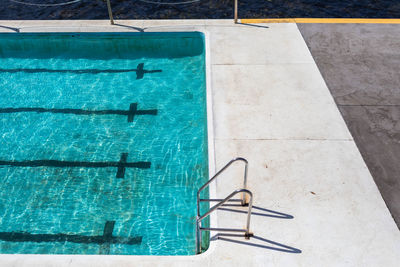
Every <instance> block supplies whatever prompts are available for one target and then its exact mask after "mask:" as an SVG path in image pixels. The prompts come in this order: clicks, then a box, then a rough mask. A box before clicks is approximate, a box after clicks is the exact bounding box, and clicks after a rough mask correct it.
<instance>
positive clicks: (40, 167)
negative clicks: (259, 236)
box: [0, 32, 208, 255]
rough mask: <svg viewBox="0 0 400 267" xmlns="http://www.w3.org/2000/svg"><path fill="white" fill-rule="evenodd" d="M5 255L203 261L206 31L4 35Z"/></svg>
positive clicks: (0, 45)
mask: <svg viewBox="0 0 400 267" xmlns="http://www.w3.org/2000/svg"><path fill="white" fill-rule="evenodd" d="M0 58H1V61H2V65H1V66H0V136H1V139H0V177H1V181H0V253H24V254H30V253H33V254H127V255H192V254H195V216H196V191H197V189H198V188H199V187H200V186H201V185H202V184H203V183H204V182H205V181H207V179H208V147H207V112H206V83H205V49H204V36H203V35H202V33H198V32H191V33H124V34H122V33H107V34H103V33H101V34H100V33H79V34H77V33H70V34H66V33H58V34H56V33H51V34H2V35H0Z"/></svg>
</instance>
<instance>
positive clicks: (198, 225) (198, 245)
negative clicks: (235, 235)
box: [196, 188, 253, 254]
mask: <svg viewBox="0 0 400 267" xmlns="http://www.w3.org/2000/svg"><path fill="white" fill-rule="evenodd" d="M239 193H243V194H248V195H249V196H250V201H249V208H248V211H247V222H246V229H230V228H202V227H201V222H202V221H203V220H204V219H205V218H206V217H207V216H208V215H210V214H211V213H212V212H214V211H215V210H216V209H218V208H219V207H220V206H222V205H223V204H225V203H226V202H228V201H229V200H230V199H231V198H232V197H234V196H235V195H236V194H239ZM252 207H253V193H252V192H251V191H250V190H248V189H244V188H242V189H238V190H235V191H233V192H232V193H231V194H230V195H229V196H227V197H226V198H224V199H223V200H222V201H221V202H219V203H217V204H215V205H214V206H213V207H212V208H210V209H209V210H208V211H207V212H206V213H205V214H203V215H202V216H200V215H199V216H197V218H196V252H197V254H199V253H200V252H201V243H202V237H201V231H229V232H245V234H244V236H245V237H246V238H250V236H252V234H251V233H250V216H251V209H252Z"/></svg>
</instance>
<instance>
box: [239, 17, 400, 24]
mask: <svg viewBox="0 0 400 267" xmlns="http://www.w3.org/2000/svg"><path fill="white" fill-rule="evenodd" d="M240 23H245V24H246V23H346V24H347V23H354V24H374V23H376V24H400V19H361V18H283V19H279V18H277V19H268V18H267V19H241V20H240Z"/></svg>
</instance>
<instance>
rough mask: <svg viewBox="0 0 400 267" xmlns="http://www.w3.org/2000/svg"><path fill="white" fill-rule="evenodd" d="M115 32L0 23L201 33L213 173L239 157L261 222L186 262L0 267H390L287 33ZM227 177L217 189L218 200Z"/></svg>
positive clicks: (232, 219)
mask: <svg viewBox="0 0 400 267" xmlns="http://www.w3.org/2000/svg"><path fill="white" fill-rule="evenodd" d="M117 23H119V24H121V25H125V26H109V25H108V22H107V21H47V22H44V21H0V31H2V32H6V31H7V32H12V31H13V29H9V28H4V26H6V27H14V28H18V30H19V31H21V32H43V31H136V30H137V29H135V28H131V27H138V28H140V29H139V30H144V31H192V30H199V31H206V32H208V33H209V34H208V37H209V38H210V40H209V43H210V51H211V58H210V59H211V81H212V82H211V85H212V92H213V113H214V118H213V119H214V131H215V136H214V141H215V154H216V155H215V156H216V166H217V168H220V167H222V166H223V165H224V164H225V163H226V162H227V161H228V160H230V159H231V158H233V157H236V156H242V157H246V158H247V159H248V160H249V162H250V170H249V188H250V189H251V190H252V191H253V193H254V195H255V203H254V205H255V206H256V207H258V208H262V209H268V210H271V211H269V212H268V211H266V210H262V209H254V210H253V212H255V213H259V214H258V215H257V214H256V215H254V216H253V217H252V225H251V226H252V231H253V232H254V234H255V236H256V238H252V239H250V241H245V240H244V239H243V238H234V237H224V240H217V241H212V246H211V248H210V249H209V250H208V251H207V252H205V253H203V254H202V255H198V256H168V257H155V256H68V255H65V256H61V255H47V256H44V255H2V256H1V257H0V265H1V266H202V267H204V266H385V267H387V266H398V265H399V262H400V253H399V251H400V232H399V231H398V229H397V227H396V225H395V223H394V221H393V219H392V218H391V216H390V214H389V211H388V210H387V208H386V206H385V204H384V202H383V200H382V198H381V196H380V194H379V192H378V190H377V187H376V185H375V184H374V182H373V179H372V177H371V175H370V173H369V171H368V169H367V167H366V166H365V164H364V161H363V159H362V158H361V156H360V153H359V152H358V150H357V147H356V146H355V144H354V141H353V139H352V137H351V135H350V133H349V132H348V130H347V127H346V125H345V123H344V121H343V119H342V117H341V115H340V113H339V111H338V109H337V108H336V105H335V103H334V101H333V99H332V97H331V95H330V93H329V91H328V88H327V87H326V85H325V82H324V80H323V78H322V77H321V75H320V73H319V71H318V68H317V67H316V64H315V62H314V60H313V58H312V56H311V54H310V53H309V51H308V48H307V46H306V44H305V42H304V40H303V38H302V36H301V34H300V32H299V31H298V29H297V26H296V24H268V25H266V24H257V25H256V26H255V25H253V26H252V25H234V24H233V22H232V21H230V20H229V21H224V20H222V21H220V20H219V21H216V20H193V21H117ZM49 26H51V27H49ZM239 167H240V166H239ZM239 171H240V170H239V169H237V170H236V169H234V170H232V171H231V172H230V173H227V174H226V176H227V177H221V178H220V180H218V185H217V194H218V195H219V196H220V197H224V196H225V195H226V194H227V193H228V192H230V191H232V190H233V189H235V188H236V187H239V186H240V183H241V177H240V174H239ZM234 172H237V175H236V176H229V174H232V173H234ZM224 178H226V179H224ZM232 180H233V181H232ZM272 211H275V212H279V213H274V212H272ZM260 214H261V215H260ZM273 216H275V217H273ZM277 217H278V218H277ZM218 224H219V226H226V227H230V226H237V227H244V225H245V215H244V214H240V213H235V212H228V211H219V212H218ZM238 242H242V243H238ZM278 243H279V244H280V245H279V244H278ZM254 245H258V246H254Z"/></svg>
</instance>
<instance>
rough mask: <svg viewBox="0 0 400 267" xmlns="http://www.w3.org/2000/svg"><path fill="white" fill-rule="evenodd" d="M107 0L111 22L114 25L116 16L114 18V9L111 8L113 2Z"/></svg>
mask: <svg viewBox="0 0 400 267" xmlns="http://www.w3.org/2000/svg"><path fill="white" fill-rule="evenodd" d="M106 1H107V9H108V17H109V18H110V24H111V25H114V18H113V14H112V10H111V3H110V0H106Z"/></svg>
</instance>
